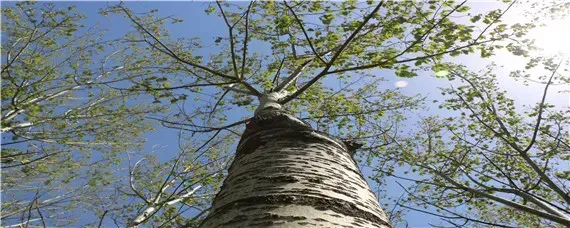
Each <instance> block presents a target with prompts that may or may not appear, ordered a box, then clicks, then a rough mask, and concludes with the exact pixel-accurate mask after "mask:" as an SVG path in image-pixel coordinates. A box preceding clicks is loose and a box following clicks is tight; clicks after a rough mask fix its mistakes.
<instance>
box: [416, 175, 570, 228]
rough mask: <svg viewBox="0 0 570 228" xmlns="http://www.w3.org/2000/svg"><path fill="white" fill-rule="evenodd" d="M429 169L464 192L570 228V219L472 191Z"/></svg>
mask: <svg viewBox="0 0 570 228" xmlns="http://www.w3.org/2000/svg"><path fill="white" fill-rule="evenodd" d="M427 168H428V169H430V170H431V171H432V172H434V173H435V174H437V175H438V176H440V177H442V178H443V179H445V180H447V181H448V182H449V183H451V184H452V185H454V186H456V187H458V188H460V189H463V190H465V191H468V192H470V193H473V194H476V195H479V196H480V197H483V198H487V199H490V200H493V201H496V202H498V203H501V204H504V205H506V206H509V207H512V208H514V209H517V210H520V211H523V212H527V213H529V214H533V215H536V216H538V217H540V218H543V219H547V220H550V221H553V222H556V223H559V224H562V225H565V226H570V219H567V218H563V217H559V216H558V215H553V214H550V213H547V212H544V211H540V210H536V209H534V208H531V207H528V206H525V205H522V204H519V203H516V202H512V201H510V200H506V199H503V198H501V197H498V196H495V195H492V194H489V193H486V192H482V191H479V190H476V189H472V188H470V187H467V186H465V185H463V184H460V183H458V182H456V181H455V180H453V179H451V178H450V177H448V176H447V175H445V174H443V173H442V172H440V171H437V170H435V169H433V168H429V167H427Z"/></svg>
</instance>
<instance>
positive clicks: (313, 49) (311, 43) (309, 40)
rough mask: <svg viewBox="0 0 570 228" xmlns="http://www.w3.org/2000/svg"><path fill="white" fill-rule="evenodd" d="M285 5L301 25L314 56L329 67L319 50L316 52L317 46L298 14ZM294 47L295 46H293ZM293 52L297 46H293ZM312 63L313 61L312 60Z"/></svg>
mask: <svg viewBox="0 0 570 228" xmlns="http://www.w3.org/2000/svg"><path fill="white" fill-rule="evenodd" d="M283 4H285V6H286V7H287V8H288V9H289V11H291V13H292V14H293V17H295V21H297V23H298V24H299V27H301V31H303V35H305V39H307V42H308V43H309V47H311V50H312V51H313V54H314V55H315V56H316V58H319V60H320V61H321V62H322V63H323V64H324V65H327V62H326V61H325V60H324V59H323V58H321V56H319V53H318V52H317V50H315V46H313V42H312V41H311V38H310V37H309V34H307V31H306V30H305V27H303V22H302V21H301V19H299V17H297V14H296V13H295V10H293V8H291V7H290V6H289V5H287V2H286V1H284V2H283ZM291 45H293V44H291ZM292 47H293V51H294V50H295V46H294V45H293V46H292ZM293 54H294V55H295V52H293ZM311 61H312V60H311Z"/></svg>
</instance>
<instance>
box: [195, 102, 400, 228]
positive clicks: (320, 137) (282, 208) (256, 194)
mask: <svg viewBox="0 0 570 228" xmlns="http://www.w3.org/2000/svg"><path fill="white" fill-rule="evenodd" d="M306 226H309V227H311V226H313V227H315V226H320V227H391V225H390V223H389V222H388V219H387V218H386V215H385V214H384V211H383V210H382V209H381V208H380V205H379V203H378V201H377V199H376V197H375V196H374V194H373V192H372V191H371V190H370V187H369V186H368V184H367V183H366V181H365V180H364V177H363V176H362V173H361V172H360V170H359V168H358V166H357V165H356V162H355V161H354V159H353V158H352V156H351V153H350V151H348V149H347V147H346V145H344V143H343V142H341V141H340V140H338V139H336V138H334V137H332V136H330V135H328V134H326V133H322V132H317V131H315V130H313V129H312V128H311V127H310V126H309V125H308V124H305V123H304V122H303V121H301V120H299V119H297V118H295V117H294V116H292V115H289V114H287V113H285V112H283V111H280V110H278V109H273V108H269V109H264V110H261V111H260V112H258V113H257V114H256V116H255V117H254V118H253V119H252V120H251V121H250V122H249V123H248V124H247V125H246V130H245V132H244V134H243V135H242V138H241V140H240V143H239V144H238V148H237V151H236V155H235V159H234V161H233V163H232V164H231V166H230V168H229V170H228V176H227V178H226V180H225V181H224V183H223V186H222V188H221V190H220V192H219V193H218V194H217V195H216V197H215V198H214V202H213V204H212V207H211V208H210V210H209V215H208V216H207V218H206V219H205V220H204V221H203V223H202V224H201V227H306Z"/></svg>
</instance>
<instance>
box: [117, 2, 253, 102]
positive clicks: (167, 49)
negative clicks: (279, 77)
mask: <svg viewBox="0 0 570 228" xmlns="http://www.w3.org/2000/svg"><path fill="white" fill-rule="evenodd" d="M119 8H121V9H122V10H123V12H124V13H125V14H126V15H127V17H129V19H130V20H131V21H132V22H133V23H135V24H136V25H137V26H138V27H139V28H140V29H141V30H142V31H143V32H145V33H146V34H147V35H149V36H150V37H152V38H153V40H154V41H155V42H157V43H158V44H159V45H160V46H161V47H162V48H164V50H163V49H160V48H158V47H156V46H155V45H154V44H151V43H150V42H148V41H147V40H146V39H145V42H147V43H148V44H149V45H151V46H153V47H156V48H157V50H158V51H160V52H162V53H164V54H166V55H168V56H170V57H172V58H174V59H176V60H178V61H180V62H182V63H185V64H188V65H190V66H192V67H196V68H199V69H202V70H205V71H207V72H209V73H211V74H213V75H216V76H219V77H222V78H226V79H230V80H232V81H238V82H239V83H240V84H242V85H243V86H245V87H246V88H247V89H248V90H249V91H250V92H251V93H252V94H253V95H255V96H260V95H261V93H260V92H259V91H257V89H255V88H254V87H253V86H251V85H250V84H249V83H247V82H245V81H243V80H242V79H241V78H238V77H233V76H230V75H227V74H224V73H221V72H218V71H215V70H212V69H210V68H208V67H205V66H202V65H199V64H195V63H192V62H189V61H186V60H184V59H182V58H180V57H179V56H178V55H176V53H174V52H173V51H172V50H170V49H169V48H168V47H167V46H166V45H165V44H164V43H162V42H161V41H160V40H159V39H158V38H157V37H156V36H154V35H153V34H152V33H151V32H150V31H148V30H147V29H146V28H145V27H144V26H142V25H141V24H140V23H139V22H138V21H136V19H135V18H134V17H133V16H132V15H131V14H130V13H129V12H128V11H127V9H126V8H124V7H123V6H119ZM222 12H223V11H222ZM230 39H233V38H231V37H230ZM234 55H235V53H234V52H233V43H232V56H234ZM232 60H233V62H234V70H235V71H236V74H237V65H236V63H235V58H233V57H232Z"/></svg>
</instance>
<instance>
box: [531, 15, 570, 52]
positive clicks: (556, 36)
mask: <svg viewBox="0 0 570 228" xmlns="http://www.w3.org/2000/svg"><path fill="white" fill-rule="evenodd" d="M530 35H531V37H532V38H534V39H535V40H536V46H537V47H538V48H540V49H543V50H542V51H543V52H544V54H547V55H557V54H561V55H569V54H570V17H567V18H565V19H561V20H555V21H549V22H547V23H546V25H545V26H543V27H537V28H536V29H534V31H532V32H531V34H530Z"/></svg>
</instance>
